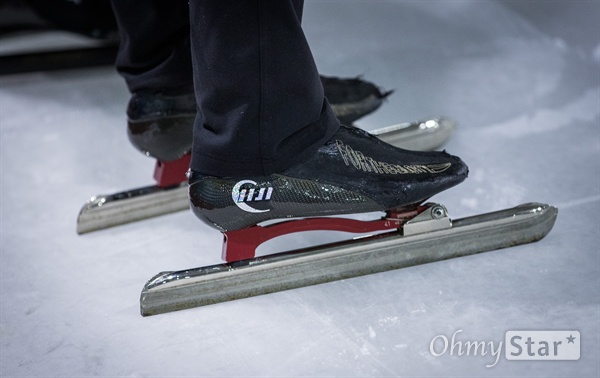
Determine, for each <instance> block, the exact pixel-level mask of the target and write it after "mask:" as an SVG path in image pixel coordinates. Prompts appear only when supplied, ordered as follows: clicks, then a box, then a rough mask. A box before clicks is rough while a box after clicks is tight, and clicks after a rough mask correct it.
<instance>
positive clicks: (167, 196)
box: [77, 117, 456, 234]
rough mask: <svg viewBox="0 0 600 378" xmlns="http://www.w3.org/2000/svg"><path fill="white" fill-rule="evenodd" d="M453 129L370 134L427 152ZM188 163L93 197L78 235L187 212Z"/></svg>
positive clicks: (398, 128)
mask: <svg viewBox="0 0 600 378" xmlns="http://www.w3.org/2000/svg"><path fill="white" fill-rule="evenodd" d="M455 127H456V123H455V122H454V121H452V120H450V119H448V118H444V117H435V118H433V117H432V118H430V119H425V120H420V121H416V122H405V123H400V124H396V125H392V126H388V127H384V128H381V129H377V130H374V131H371V134H373V135H376V136H377V137H379V139H381V140H383V141H385V142H387V143H389V144H391V145H394V146H396V147H400V148H404V149H411V150H415V151H430V150H434V149H436V148H438V147H440V146H441V145H443V144H444V143H445V142H446V141H447V140H448V139H449V138H450V136H451V135H452V133H453V131H454V129H455ZM189 162H190V156H189V155H185V156H183V157H182V158H180V159H178V160H175V161H171V162H167V163H164V162H161V161H157V163H156V167H155V171H154V179H155V180H156V184H155V185H151V186H146V187H141V188H136V189H131V190H126V191H123V192H119V193H114V194H108V195H105V194H102V195H96V196H93V197H92V198H91V199H90V200H89V201H88V202H87V203H85V204H84V205H83V207H82V208H81V210H80V212H79V215H78V217H77V233H78V234H85V233H88V232H93V231H97V230H102V229H106V228H110V227H114V226H118V225H122V224H127V223H131V222H136V221H140V220H144V219H149V218H152V217H156V216H160V215H164V214H169V213H173V212H177V211H183V210H187V209H189V203H188V194H187V179H186V176H185V173H186V171H187V169H188V167H189Z"/></svg>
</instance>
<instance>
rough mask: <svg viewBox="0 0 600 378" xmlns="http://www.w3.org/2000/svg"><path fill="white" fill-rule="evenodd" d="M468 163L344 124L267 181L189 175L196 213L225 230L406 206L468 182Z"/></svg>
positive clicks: (264, 178) (261, 177)
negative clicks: (396, 143) (399, 144)
mask: <svg viewBox="0 0 600 378" xmlns="http://www.w3.org/2000/svg"><path fill="white" fill-rule="evenodd" d="M467 173H468V168H467V166H466V165H465V164H464V163H463V162H462V161H461V160H460V159H459V158H458V157H454V156H451V155H449V154H447V153H445V152H414V151H407V150H402V149H399V148H396V147H393V146H391V145H388V144H386V143H384V142H382V141H380V140H379V139H377V138H376V137H374V136H372V135H371V134H369V133H367V132H365V131H363V130H360V129H358V128H355V127H349V126H341V127H340V129H339V131H338V132H337V133H336V134H335V136H334V137H333V138H332V139H331V140H330V141H329V142H328V143H327V144H325V145H324V146H322V147H321V148H319V150H318V151H317V152H316V153H315V154H314V155H313V156H312V157H311V158H310V159H309V160H307V161H305V162H303V163H301V164H298V165H296V166H293V167H292V168H289V169H287V170H285V171H283V172H279V173H277V174H272V175H268V176H257V177H254V176H250V177H249V176H244V175H240V176H239V177H210V176H205V175H202V174H200V173H198V172H191V173H190V177H189V184H190V186H189V195H190V202H191V207H192V210H193V212H194V214H195V215H196V216H197V217H198V218H200V219H201V220H203V221H204V222H206V223H207V224H209V225H211V226H213V227H215V228H217V229H219V230H221V231H223V232H224V231H230V230H240V229H243V228H246V227H251V226H254V225H257V224H258V223H261V222H265V221H268V220H273V219H286V218H297V217H302V218H304V217H317V216H330V215H341V214H354V213H365V212H375V211H386V210H390V209H405V208H408V207H411V206H412V207H416V206H417V205H418V204H420V203H421V202H423V201H424V200H426V199H428V198H429V197H431V196H433V195H434V194H436V193H439V192H441V191H443V190H446V189H448V188H450V187H452V186H454V185H457V184H459V183H460V182H462V181H463V180H464V179H465V178H466V177H467Z"/></svg>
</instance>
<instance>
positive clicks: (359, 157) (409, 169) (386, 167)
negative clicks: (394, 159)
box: [335, 140, 452, 175]
mask: <svg viewBox="0 0 600 378" xmlns="http://www.w3.org/2000/svg"><path fill="white" fill-rule="evenodd" d="M335 143H336V145H337V148H338V151H339V153H340V155H341V156H342V159H343V160H344V163H346V165H347V166H353V167H354V168H356V169H360V170H361V171H364V172H373V173H378V174H388V175H407V174H417V173H440V172H444V171H445V170H446V169H448V168H450V166H451V165H452V163H441V164H427V165H423V164H410V165H400V164H390V163H385V162H383V161H377V160H375V159H373V158H372V157H369V156H365V155H364V154H363V153H362V152H360V151H355V150H354V149H353V148H352V147H350V146H348V145H347V144H344V143H343V142H342V141H339V140H336V141H335Z"/></svg>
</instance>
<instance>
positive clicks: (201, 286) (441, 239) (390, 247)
mask: <svg viewBox="0 0 600 378" xmlns="http://www.w3.org/2000/svg"><path fill="white" fill-rule="evenodd" d="M430 209H432V211H426V212H423V213H421V214H420V215H418V216H417V217H415V218H414V219H413V220H411V221H408V222H406V223H405V224H404V226H403V228H402V229H400V230H398V231H394V232H390V233H386V234H379V235H375V236H369V237H363V238H359V239H355V240H351V241H347V242H341V243H334V244H328V245H324V246H318V247H313V248H308V249H302V250H296V251H291V252H285V253H279V254H274V255H269V256H265V257H257V258H252V259H248V260H243V261H238V262H235V263H228V264H221V265H213V266H208V267H203V268H196V269H190V270H184V271H178V272H163V273H160V274H158V275H156V276H155V277H153V278H152V279H150V281H148V283H146V285H145V286H144V288H143V290H142V293H141V297H140V309H141V314H142V315H143V316H148V315H155V314H161V313H165V312H170V311H176V310H182V309H187V308H193V307H198V306H203V305H209V304H215V303H219V302H224V301H229V300H234V299H240V298H246V297H251V296H255V295H261V294H268V293H273V292H277V291H282V290H288V289H294V288H298V287H303V286H309V285H315V284H320V283H325V282H331V281H335V280H340V279H346V278H350V277H356V276H362V275H367V274H372V273H378V272H383V271H387V270H392V269H399V268H404V267H409V266H414V265H419V264H425V263H430V262H435V261H440V260H446V259H451V258H455V257H461V256H467V255H472V254H476V253H480V252H485V251H492V250H496V249H501V248H507V247H512V246H516V245H520V244H525V243H532V242H535V241H538V240H540V239H542V238H543V237H544V236H546V235H547V234H548V232H550V230H551V229H552V226H553V225H554V222H555V220H556V217H557V214H558V210H557V209H556V208H555V207H553V206H549V205H546V204H540V203H528V204H524V205H520V206H517V207H514V208H511V209H505V210H501V211H497V212H492V213H487V214H482V215H476V216H472V217H467V218H462V219H458V220H454V221H450V219H449V217H448V215H447V213H446V211H445V208H444V207H443V206H441V205H435V204H434V205H433V207H430ZM440 209H442V210H440Z"/></svg>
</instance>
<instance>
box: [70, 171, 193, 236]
mask: <svg viewBox="0 0 600 378" xmlns="http://www.w3.org/2000/svg"><path fill="white" fill-rule="evenodd" d="M189 206H190V205H189V200H188V185H187V183H181V185H179V186H176V187H172V188H159V187H158V186H148V187H143V188H138V189H133V190H129V191H125V192H121V193H116V194H110V195H97V196H94V197H92V198H91V199H90V200H89V201H88V202H87V203H86V204H85V205H83V207H82V208H81V210H80V211H79V216H78V217H77V233H78V234H85V233H88V232H92V231H98V230H102V229H105V228H110V227H114V226H119V225H122V224H127V223H132V222H136V221H140V220H144V219H148V218H153V217H157V216H159V215H164V214H170V213H174V212H177V211H182V210H186V209H189Z"/></svg>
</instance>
